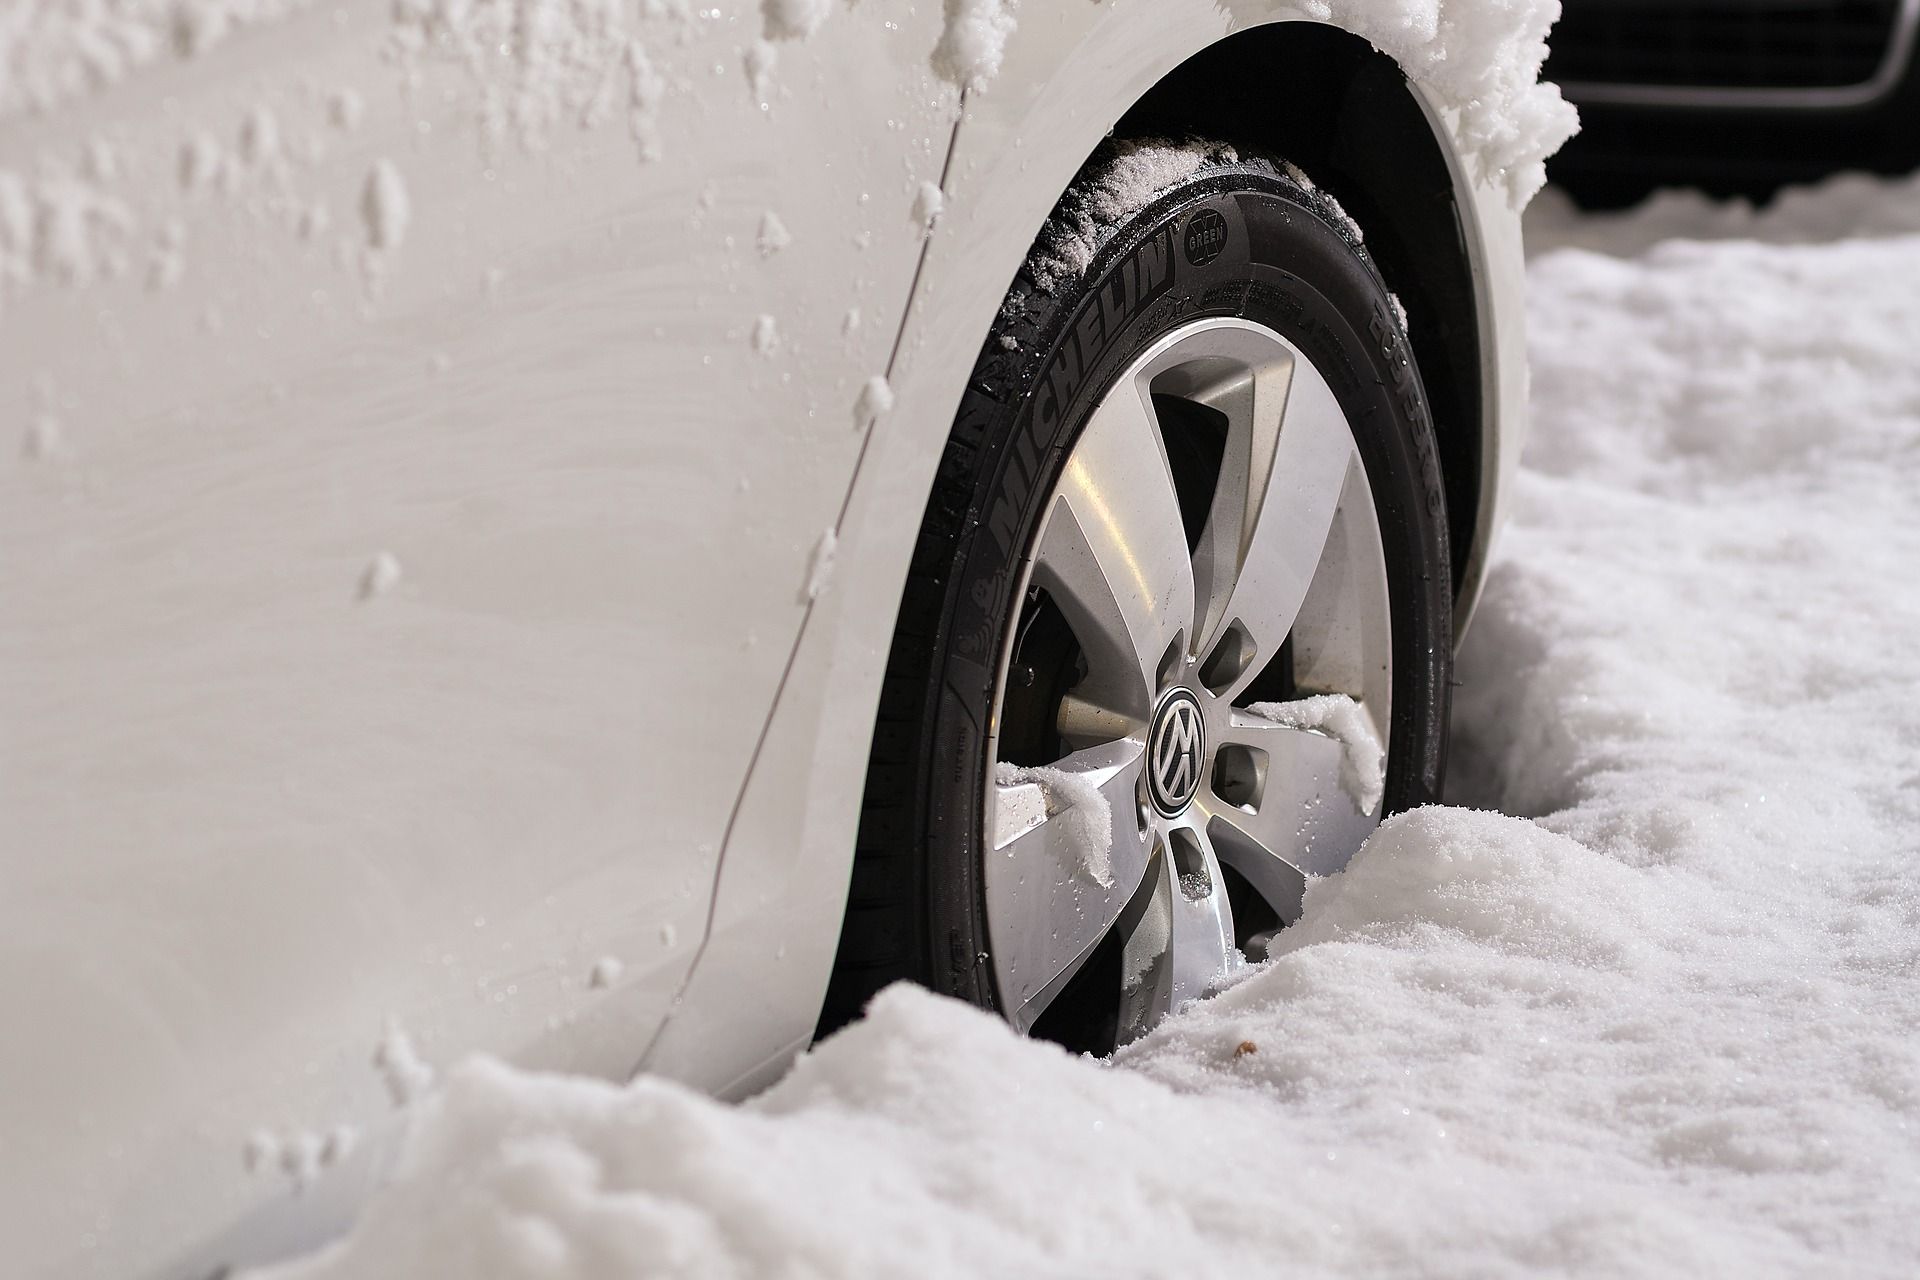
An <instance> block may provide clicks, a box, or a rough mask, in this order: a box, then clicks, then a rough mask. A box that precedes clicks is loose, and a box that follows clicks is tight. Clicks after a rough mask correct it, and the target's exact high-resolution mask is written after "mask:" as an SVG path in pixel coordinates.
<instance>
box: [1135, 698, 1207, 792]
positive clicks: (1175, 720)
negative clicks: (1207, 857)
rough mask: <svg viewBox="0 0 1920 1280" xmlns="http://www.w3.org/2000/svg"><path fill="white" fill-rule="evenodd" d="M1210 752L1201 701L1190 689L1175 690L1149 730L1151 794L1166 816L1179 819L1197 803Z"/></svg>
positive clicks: (1161, 704) (1148, 761)
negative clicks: (1201, 714)
mask: <svg viewBox="0 0 1920 1280" xmlns="http://www.w3.org/2000/svg"><path fill="white" fill-rule="evenodd" d="M1206 750H1207V740H1206V727H1205V724H1204V722H1203V721H1202V720H1201V718H1200V700H1199V699H1198V698H1196V697H1194V696H1193V694H1192V693H1191V692H1190V691H1189V690H1186V689H1175V690H1173V691H1172V692H1171V693H1169V694H1168V695H1167V696H1166V697H1165V698H1163V699H1161V701H1160V706H1159V709H1158V710H1156V711H1155V712H1154V713H1153V724H1152V726H1151V727H1150V728H1149V729H1148V730H1147V791H1148V792H1149V793H1150V794H1151V795H1152V797H1153V807H1154V808H1156V809H1158V810H1159V811H1160V813H1161V814H1162V816H1164V817H1168V818H1177V817H1179V816H1180V815H1181V814H1182V813H1184V812H1186V808H1187V806H1188V805H1189V804H1191V803H1192V802H1193V794H1194V792H1196V791H1198V790H1199V789H1200V766H1201V764H1202V762H1203V761H1205V759H1206Z"/></svg>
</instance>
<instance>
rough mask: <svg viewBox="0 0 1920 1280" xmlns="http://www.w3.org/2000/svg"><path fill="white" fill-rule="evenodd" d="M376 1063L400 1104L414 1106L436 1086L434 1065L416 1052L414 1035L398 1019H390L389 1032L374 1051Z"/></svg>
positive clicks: (377, 1068) (394, 1103) (388, 1091)
mask: <svg viewBox="0 0 1920 1280" xmlns="http://www.w3.org/2000/svg"><path fill="white" fill-rule="evenodd" d="M373 1065H374V1069H375V1070H377V1071H378V1072H379V1073H380V1078H381V1080H382V1081H384V1082H385V1083H386V1086H387V1096H388V1097H389V1098H391V1099H393V1105H394V1106H396V1107H406V1106H410V1105H412V1104H413V1103H414V1102H417V1101H418V1100H419V1099H420V1098H422V1097H424V1096H425V1095H426V1092H427V1090H429V1089H431V1088H432V1087H433V1068H432V1067H430V1066H428V1065H427V1064H426V1063H425V1062H424V1061H422V1060H421V1058H420V1055H419V1054H418V1053H416V1052H415V1051H414V1047H413V1040H412V1038H411V1037H409V1036H408V1035H407V1033H406V1030H405V1029H404V1028H403V1027H401V1025H400V1023H399V1021H398V1020H397V1019H391V1018H390V1019H388V1020H387V1027H386V1032H385V1034H383V1035H382V1036H381V1037H380V1044H379V1046H378V1047H377V1048H375V1049H374V1051H373Z"/></svg>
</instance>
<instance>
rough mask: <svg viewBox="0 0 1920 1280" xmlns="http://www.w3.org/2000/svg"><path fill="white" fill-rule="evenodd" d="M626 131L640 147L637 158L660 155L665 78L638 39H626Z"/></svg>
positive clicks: (646, 158)
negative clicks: (661, 104)
mask: <svg viewBox="0 0 1920 1280" xmlns="http://www.w3.org/2000/svg"><path fill="white" fill-rule="evenodd" d="M626 62H627V133H628V134H629V135H630V136H631V137H632V138H633V142H634V145H635V146H636V147H638V148H639V150H640V158H641V159H642V160H645V161H654V160H658V159H659V158H660V102H661V99H663V98H664V97H666V92H667V82H666V80H665V79H663V78H662V77H661V75H660V73H659V72H658V71H656V70H654V67H653V60H652V59H650V58H649V57H647V50H646V47H645V46H644V45H642V44H641V43H640V42H639V41H638V40H629V41H628V42H627V53H626Z"/></svg>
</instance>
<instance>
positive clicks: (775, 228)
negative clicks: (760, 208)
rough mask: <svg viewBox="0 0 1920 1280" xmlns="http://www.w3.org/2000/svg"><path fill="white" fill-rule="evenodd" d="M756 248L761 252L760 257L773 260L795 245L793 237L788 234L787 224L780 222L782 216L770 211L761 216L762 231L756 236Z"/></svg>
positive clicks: (754, 241)
mask: <svg viewBox="0 0 1920 1280" xmlns="http://www.w3.org/2000/svg"><path fill="white" fill-rule="evenodd" d="M753 243H754V247H755V248H757V249H759V250H760V256H761V257H763V258H771V257H772V256H773V255H774V254H776V253H778V252H780V251H781V250H782V249H784V248H786V247H787V246H788V245H790V244H792V243H793V236H792V235H790V234H788V232H787V224H786V223H784V222H782V221H780V215H779V214H777V213H775V212H774V211H773V210H771V209H769V210H767V211H766V212H765V213H763V214H761V215H760V230H759V233H758V234H756V235H755V236H754V240H753Z"/></svg>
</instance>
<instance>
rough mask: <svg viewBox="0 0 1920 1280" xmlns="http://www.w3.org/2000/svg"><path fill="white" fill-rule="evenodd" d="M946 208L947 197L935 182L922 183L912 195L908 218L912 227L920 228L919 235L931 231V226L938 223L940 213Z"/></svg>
mask: <svg viewBox="0 0 1920 1280" xmlns="http://www.w3.org/2000/svg"><path fill="white" fill-rule="evenodd" d="M946 207H947V197H946V194H945V193H944V192H942V191H941V190H940V185H939V184H938V183H935V182H923V183H921V184H920V187H919V189H918V190H917V191H915V192H914V193H913V209H912V210H911V211H910V213H909V215H908V216H909V217H911V218H912V220H913V225H914V226H916V227H918V228H920V231H921V234H923V235H924V234H926V233H927V232H929V231H932V230H933V224H934V223H935V222H937V221H939V218H940V214H941V211H942V210H944V209H945V208H946Z"/></svg>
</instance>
